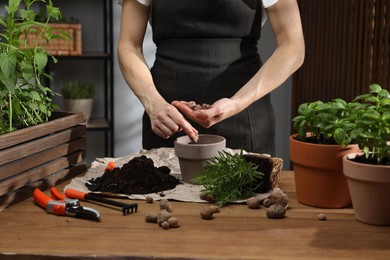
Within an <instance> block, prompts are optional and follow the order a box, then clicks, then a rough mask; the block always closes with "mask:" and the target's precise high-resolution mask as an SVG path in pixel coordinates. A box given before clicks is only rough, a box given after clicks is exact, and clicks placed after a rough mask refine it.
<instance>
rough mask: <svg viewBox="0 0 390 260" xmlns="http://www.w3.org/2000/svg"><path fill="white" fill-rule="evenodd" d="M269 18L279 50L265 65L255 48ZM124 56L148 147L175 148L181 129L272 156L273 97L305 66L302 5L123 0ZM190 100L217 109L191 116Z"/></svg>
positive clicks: (275, 0) (274, 0)
mask: <svg viewBox="0 0 390 260" xmlns="http://www.w3.org/2000/svg"><path fill="white" fill-rule="evenodd" d="M264 7H266V13H265V12H264V9H263V8H264ZM265 14H266V15H267V17H268V19H269V22H270V24H271V28H272V30H273V32H274V35H275V37H276V43H277V48H276V49H275V51H274V53H273V54H272V56H271V57H270V58H269V59H268V60H267V61H266V62H265V63H264V64H262V62H261V60H260V57H259V54H258V50H257V43H258V40H259V38H260V32H261V27H262V20H263V21H264V20H265ZM148 21H150V23H151V26H152V32H153V41H154V42H155V44H156V46H157V52H156V60H155V63H154V65H153V67H152V68H151V70H149V68H148V66H147V64H146V62H145V59H144V56H143V53H142V43H143V39H144V35H145V30H146V26H147V23H148ZM118 58H119V64H120V67H121V70H122V73H123V75H124V78H125V80H126V82H127V84H128V85H129V86H130V88H131V89H132V90H133V92H134V93H135V95H136V96H137V97H138V98H139V100H140V101H141V103H142V105H143V106H144V108H145V113H144V117H143V140H142V143H143V147H144V148H145V149H151V148H155V147H163V146H165V147H171V146H173V141H174V140H175V138H176V137H177V136H178V135H180V134H179V132H180V131H181V130H183V131H184V132H185V133H186V134H187V135H188V136H189V137H190V138H193V139H195V138H196V136H197V134H198V131H199V133H212V134H217V135H222V136H224V137H225V138H226V140H227V147H229V148H235V149H244V150H246V151H250V152H259V153H268V154H271V155H273V154H274V149H275V147H274V146H275V144H274V143H275V142H274V130H275V129H274V128H275V127H274V115H273V110H272V105H271V101H270V95H269V93H270V92H271V91H273V90H274V89H276V88H277V87H278V86H280V85H281V84H282V83H283V82H284V81H285V80H286V79H287V78H288V77H289V76H290V75H291V74H292V73H293V72H294V71H295V70H297V69H298V68H299V67H300V66H301V64H302V62H303V58H304V40H303V33H302V27H301V21H300V15H299V9H298V6H297V3H296V0H268V1H266V0H263V1H261V0H153V2H151V0H123V3H122V16H121V31H120V39H119V44H118ZM187 101H195V102H196V103H198V104H203V103H206V104H210V105H211V108H210V109H203V110H198V111H193V110H192V109H191V108H189V107H188V106H187V105H186V103H187Z"/></svg>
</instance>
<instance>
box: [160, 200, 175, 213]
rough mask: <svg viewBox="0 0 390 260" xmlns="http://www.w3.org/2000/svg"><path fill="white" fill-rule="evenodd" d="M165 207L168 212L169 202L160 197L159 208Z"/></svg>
mask: <svg viewBox="0 0 390 260" xmlns="http://www.w3.org/2000/svg"><path fill="white" fill-rule="evenodd" d="M162 209H165V210H167V211H168V212H172V206H171V203H170V202H169V201H168V200H167V199H162V200H161V201H160V210H162Z"/></svg>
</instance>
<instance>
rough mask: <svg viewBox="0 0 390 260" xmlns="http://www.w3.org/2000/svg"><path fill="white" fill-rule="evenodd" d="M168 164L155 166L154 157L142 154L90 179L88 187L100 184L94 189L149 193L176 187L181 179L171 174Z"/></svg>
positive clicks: (128, 193) (112, 191) (118, 192)
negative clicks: (121, 165)
mask: <svg viewBox="0 0 390 260" xmlns="http://www.w3.org/2000/svg"><path fill="white" fill-rule="evenodd" d="M170 172H171V170H170V169H169V168H168V167H167V166H161V167H155V166H154V162H153V160H152V159H150V158H147V157H146V156H144V155H142V156H139V157H135V158H133V159H131V160H130V161H129V162H128V163H126V164H124V165H123V167H121V168H119V167H116V168H114V170H113V171H111V172H106V173H104V174H103V175H102V176H101V177H98V178H94V179H91V180H89V183H86V184H85V185H86V186H87V188H90V187H93V186H94V185H99V187H98V188H97V189H95V190H94V191H100V192H110V193H115V194H126V195H131V194H149V193H157V192H161V191H165V190H170V189H174V188H175V187H176V185H178V184H180V180H178V179H177V178H175V177H174V176H172V175H170Z"/></svg>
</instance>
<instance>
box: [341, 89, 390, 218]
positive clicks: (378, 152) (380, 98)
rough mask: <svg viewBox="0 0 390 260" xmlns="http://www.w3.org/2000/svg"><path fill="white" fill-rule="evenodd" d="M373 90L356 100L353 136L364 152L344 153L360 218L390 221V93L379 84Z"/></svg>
mask: <svg viewBox="0 0 390 260" xmlns="http://www.w3.org/2000/svg"><path fill="white" fill-rule="evenodd" d="M370 90H371V91H370V93H368V94H363V95H360V96H358V97H356V98H355V100H354V101H355V103H354V112H353V113H351V115H350V122H351V123H352V126H353V127H352V131H351V138H352V142H354V143H356V144H358V146H359V148H360V149H361V153H353V154H349V155H346V156H344V158H343V170H344V174H345V176H346V177H347V180H348V186H349V189H350V192H351V198H352V205H353V208H354V211H355V217H356V219H357V220H359V221H361V222H364V223H368V224H375V225H390V195H389V190H390V146H389V140H390V95H389V91H388V90H385V89H382V88H381V87H380V86H379V85H378V84H373V85H371V86H370Z"/></svg>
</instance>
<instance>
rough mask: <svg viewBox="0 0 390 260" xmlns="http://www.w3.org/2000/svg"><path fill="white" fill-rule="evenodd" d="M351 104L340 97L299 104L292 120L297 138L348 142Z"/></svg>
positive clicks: (327, 142) (305, 140) (338, 142)
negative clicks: (327, 100) (328, 100)
mask: <svg viewBox="0 0 390 260" xmlns="http://www.w3.org/2000/svg"><path fill="white" fill-rule="evenodd" d="M353 106H354V104H351V103H347V102H346V101H344V100H343V99H341V98H337V99H334V100H332V101H330V102H323V101H319V100H318V101H314V102H310V103H303V104H301V105H300V106H299V108H298V115H297V116H296V117H294V118H293V120H292V122H293V128H294V129H295V130H297V131H298V135H297V139H298V140H300V141H304V142H312V143H317V144H342V145H348V144H350V142H351V137H350V136H349V132H350V131H351V129H352V128H353V125H352V124H351V123H350V122H349V120H350V114H351V113H352V111H353V109H354V108H353Z"/></svg>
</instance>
